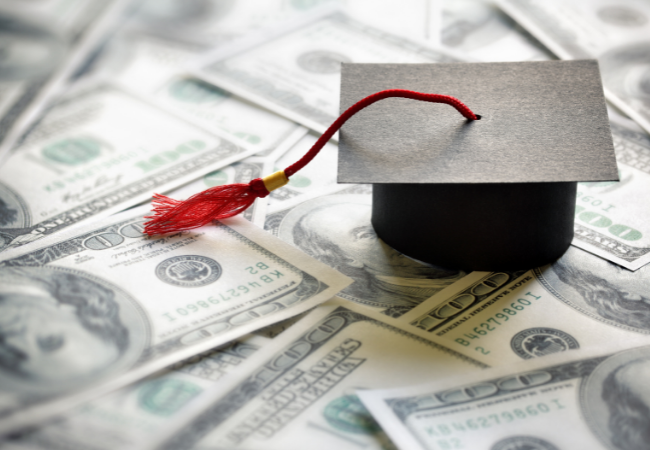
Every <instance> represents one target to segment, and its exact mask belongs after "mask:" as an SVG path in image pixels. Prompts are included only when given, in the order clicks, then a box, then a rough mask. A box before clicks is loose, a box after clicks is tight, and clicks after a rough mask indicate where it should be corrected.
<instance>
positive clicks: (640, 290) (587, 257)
mask: <svg viewBox="0 0 650 450" xmlns="http://www.w3.org/2000/svg"><path fill="white" fill-rule="evenodd" d="M537 276H538V278H539V279H540V281H541V282H542V283H543V284H544V285H545V286H546V287H547V289H549V290H551V291H552V292H553V294H554V295H556V296H557V297H558V298H560V300H563V301H564V302H566V303H568V304H569V305H571V306H573V307H574V308H576V309H578V310H579V311H581V312H583V313H585V314H587V315H589V316H591V317H594V318H595V319H597V320H600V321H602V322H606V323H608V324H610V325H614V326H618V327H621V328H625V329H629V330H633V331H638V332H642V333H650V266H645V267H642V268H641V269H639V270H637V271H635V272H632V271H630V270H628V269H625V268H624V267H621V266H619V265H617V264H614V263H612V262H609V261H607V260H605V259H603V258H600V257H598V256H595V255H592V254H591V253H588V252H586V251H584V250H581V249H579V248H576V247H574V246H571V247H569V250H567V252H566V253H565V254H564V255H563V256H562V257H561V258H560V259H559V260H558V261H556V262H555V263H553V264H552V265H551V266H546V267H544V268H542V269H540V270H539V271H538V272H537Z"/></svg>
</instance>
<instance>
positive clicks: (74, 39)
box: [0, 0, 129, 164]
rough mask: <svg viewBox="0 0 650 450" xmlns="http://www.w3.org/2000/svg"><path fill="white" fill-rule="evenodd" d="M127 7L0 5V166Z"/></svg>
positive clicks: (96, 1) (95, 2)
mask: <svg viewBox="0 0 650 450" xmlns="http://www.w3.org/2000/svg"><path fill="white" fill-rule="evenodd" d="M128 6H129V2H128V0H107V1H100V0H91V1H87V0H72V1H64V0H43V1H39V2H25V1H20V0H5V1H3V2H2V3H1V4H0V42H2V44H1V45H2V58H0V164H1V163H2V162H3V161H4V160H5V159H6V158H7V157H8V156H9V153H10V150H11V148H12V147H13V145H14V144H15V142H16V141H17V140H18V139H19V138H20V137H21V135H22V134H23V133H24V132H25V131H26V130H27V129H28V128H29V126H30V125H31V124H32V123H33V122H34V120H36V119H37V117H38V114H39V113H40V112H41V111H42V109H43V107H44V106H45V105H46V104H47V103H48V102H49V101H51V100H52V99H53V98H54V97H55V96H56V95H57V94H58V93H60V91H61V90H62V88H63V86H64V85H65V83H66V82H67V80H68V78H69V77H70V76H72V75H73V74H74V72H75V71H76V70H78V69H79V68H80V67H81V66H82V65H83V64H84V63H85V62H86V61H87V60H88V58H89V57H90V55H91V53H92V52H93V51H94V50H95V48H96V47H97V46H98V45H99V44H100V43H101V42H102V40H103V39H105V38H106V37H107V35H108V34H109V33H111V32H112V31H113V29H114V28H115V27H116V25H117V23H118V21H119V19H120V17H121V15H122V14H123V13H124V11H125V10H126V9H127V7H128Z"/></svg>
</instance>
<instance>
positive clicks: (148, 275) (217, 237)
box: [0, 206, 351, 433]
mask: <svg viewBox="0 0 650 450" xmlns="http://www.w3.org/2000/svg"><path fill="white" fill-rule="evenodd" d="M148 210H149V208H148V206H144V207H142V208H139V209H136V210H129V211H125V212H123V213H120V214H119V215H115V216H111V217H109V218H106V219H103V220H101V221H99V222H97V221H95V222H94V223H92V224H88V225H86V226H85V227H82V228H75V229H70V230H65V231H62V232H60V233H57V234H56V235H53V236H50V237H48V238H45V239H43V240H40V241H38V242H34V243H32V244H30V245H29V246H25V247H23V248H21V249H14V250H10V251H8V252H6V253H4V254H3V259H2V260H0V299H1V300H2V311H3V313H2V317H1V318H0V335H1V336H2V340H1V342H2V345H1V346H0V433H8V432H10V431H15V430H16V427H22V426H26V425H28V424H34V423H36V422H37V421H40V420H43V419H45V418H47V417H49V416H51V415H53V414H58V413H60V412H61V411H63V410H65V409H69V408H71V407H73V406H76V405H77V404H78V403H80V402H82V401H86V400H89V399H91V398H92V397H94V396H99V395H100V394H103V393H106V392H108V391H109V390H112V389H116V388H119V387H122V386H124V385H126V384H127V383H130V382H134V381H137V380H138V379H140V378H143V377H144V376H147V375H149V374H151V373H154V372H155V371H157V370H160V369H163V368H165V367H167V366H169V365H170V364H174V363H177V362H179V361H182V360H184V359H187V358H189V357H192V356H194V355H196V354H198V353H201V352H205V351H207V350H209V349H211V348H214V347H215V346H217V345H223V344H225V343H227V342H230V341H232V340H234V339H237V338H239V337H241V336H243V335H245V334H247V333H250V332H252V331H254V330H255V329H258V328H262V327H264V326H268V325H270V324H271V323H274V322H277V321H280V320H283V319H286V318H287V317H290V316H292V315H296V314H299V313H301V312H303V311H306V310H307V309H309V308H312V307H314V306H315V305H317V304H319V303H321V302H323V301H325V300H327V299H328V298H330V297H332V296H333V295H334V294H336V293H337V292H338V291H340V290H341V289H342V288H344V287H345V286H347V285H348V284H349V283H350V281H351V280H349V279H348V278H347V277H345V276H343V275H341V274H339V273H338V272H336V271H335V270H333V269H331V268H329V267H327V266H325V265H324V264H321V263H319V262H318V261H315V260H313V259H312V258H309V257H308V256H307V255H305V254H304V253H302V252H300V251H297V250H296V249H294V248H293V247H291V246H288V245H286V244H285V243H283V242H281V241H279V240H278V239H275V238H273V237H272V236H270V235H269V234H268V233H265V232H263V231H262V230H261V229H259V228H258V227H256V226H254V225H252V224H250V223H249V222H248V221H246V220H245V219H242V218H236V219H231V220H228V221H224V222H219V223H215V224H213V225H209V226H205V227H202V228H199V229H197V230H194V231H192V232H183V233H178V234H175V235H169V236H165V237H159V238H149V237H145V236H143V234H142V230H143V223H144V222H145V219H143V216H144V215H146V214H147V213H148Z"/></svg>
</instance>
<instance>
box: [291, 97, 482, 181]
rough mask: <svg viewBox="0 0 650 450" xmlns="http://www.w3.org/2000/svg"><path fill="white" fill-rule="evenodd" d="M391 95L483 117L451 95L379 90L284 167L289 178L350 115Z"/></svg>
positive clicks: (308, 160) (350, 109)
mask: <svg viewBox="0 0 650 450" xmlns="http://www.w3.org/2000/svg"><path fill="white" fill-rule="evenodd" d="M390 97H399V98H408V99H411V100H420V101H424V102H432V103H445V104H447V105H450V106H453V107H454V108H456V110H458V112H459V113H461V114H462V115H463V116H464V117H465V118H466V119H467V120H479V119H480V118H481V116H477V115H476V114H474V113H473V112H472V110H471V109H469V108H468V107H467V106H466V105H465V104H464V103H463V102H461V101H460V100H458V99H457V98H455V97H451V96H449V95H440V94H425V93H422V92H416V91H409V90H406V89H387V90H385V91H379V92H377V93H375V94H372V95H369V96H368V97H366V98H364V99H362V100H359V101H358V102H357V103H355V104H354V105H352V106H350V107H349V108H348V109H346V110H345V112H344V113H343V114H341V115H340V116H339V118H338V119H336V120H335V121H334V123H333V124H332V125H330V127H329V128H328V129H327V130H326V131H325V133H323V134H322V135H321V137H320V138H318V140H317V141H316V143H315V144H314V145H313V146H312V147H311V149H309V151H308V152H307V153H306V154H305V156H303V157H302V158H300V159H299V160H298V161H296V162H295V163H293V164H292V165H290V166H289V167H287V168H286V169H284V173H285V175H286V176H287V178H288V177H291V176H292V175H293V174H295V173H296V172H298V171H299V170H300V169H302V168H303V167H305V166H306V165H307V164H309V163H310V162H311V160H312V159H314V158H315V157H316V155H318V152H320V151H321V149H322V148H323V147H324V146H325V144H326V143H327V141H329V140H330V139H331V138H332V136H334V133H336V132H337V131H338V130H339V129H340V128H341V127H342V126H343V124H344V123H345V122H347V121H348V119H349V118H350V117H352V116H353V115H355V114H356V113H358V112H359V111H361V110H362V109H363V108H366V107H367V106H370V105H372V104H373V103H375V102H378V101H379V100H383V99H385V98H390Z"/></svg>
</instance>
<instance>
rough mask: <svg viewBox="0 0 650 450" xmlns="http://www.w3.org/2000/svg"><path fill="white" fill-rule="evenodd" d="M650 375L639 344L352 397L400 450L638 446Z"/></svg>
mask: <svg viewBox="0 0 650 450" xmlns="http://www.w3.org/2000/svg"><path fill="white" fill-rule="evenodd" d="M649 374H650V347H638V348H633V349H629V350H624V351H620V352H615V353H609V354H605V355H603V353H602V352H598V353H595V354H594V352H591V353H590V354H589V355H586V354H583V353H576V354H573V355H571V354H565V355H554V357H549V358H548V359H547V358H544V359H541V360H539V361H531V362H530V363H528V364H516V365H513V366H508V367H502V368H494V369H488V370H486V371H482V372H480V373H476V374H471V375H468V376H467V377H464V378H463V379H462V380H458V379H456V380H451V379H448V380H444V381H439V382H432V383H430V384H427V385H422V386H417V387H411V388H403V389H394V390H382V391H370V390H368V391H358V395H359V397H360V398H361V399H362V401H363V403H364V404H365V406H366V407H367V408H368V409H369V410H370V411H371V412H372V414H373V416H374V417H375V419H377V420H378V422H379V423H380V424H381V426H382V427H383V428H384V430H386V432H387V433H388V435H389V436H390V437H391V439H393V441H394V442H395V443H396V444H397V445H398V446H399V447H400V449H403V450H407V449H408V450H416V449H426V450H450V449H472V450H510V449H513V450H514V449H531V450H532V449H535V450H537V449H539V450H560V449H571V448H589V449H602V450H606V449H607V450H614V449H616V450H641V449H646V448H647V447H648V438H647V436H648V415H647V414H648V413H647V411H648V409H649V408H650V388H649V387H648V383H647V379H648V375H649Z"/></svg>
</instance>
